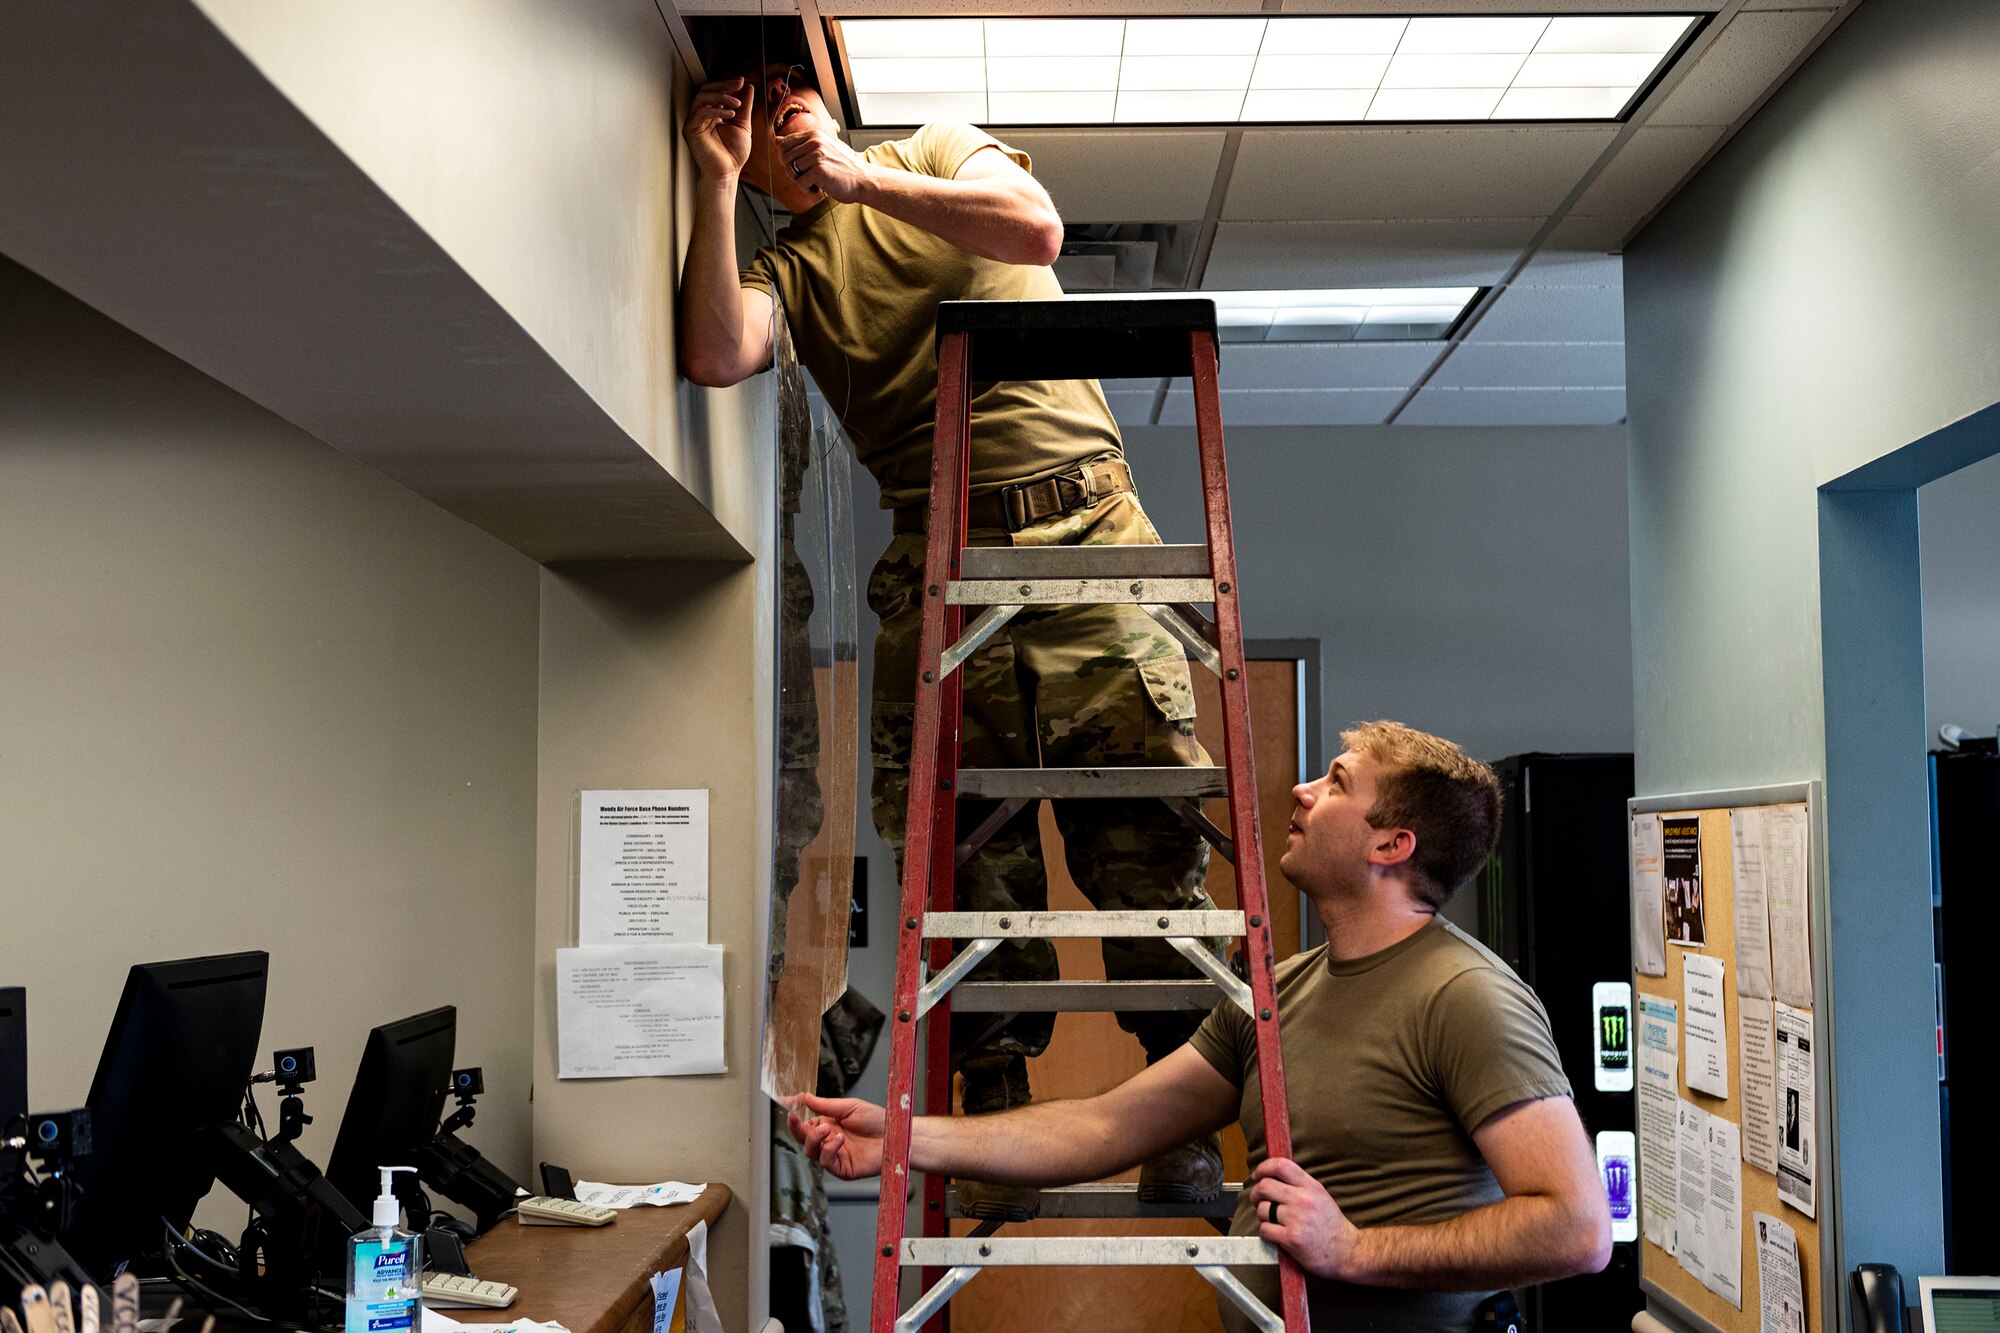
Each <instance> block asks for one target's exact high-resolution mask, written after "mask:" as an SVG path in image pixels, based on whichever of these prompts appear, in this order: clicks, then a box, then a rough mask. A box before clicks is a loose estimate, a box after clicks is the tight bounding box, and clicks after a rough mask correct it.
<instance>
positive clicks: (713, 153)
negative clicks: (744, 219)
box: [680, 79, 772, 388]
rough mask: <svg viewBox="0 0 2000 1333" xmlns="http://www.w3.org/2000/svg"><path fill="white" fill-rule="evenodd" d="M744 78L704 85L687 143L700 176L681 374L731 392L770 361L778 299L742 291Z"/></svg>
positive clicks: (685, 274) (684, 292)
mask: <svg viewBox="0 0 2000 1333" xmlns="http://www.w3.org/2000/svg"><path fill="white" fill-rule="evenodd" d="M749 97H750V87H749V84H748V83H747V82H746V81H744V80H743V79H722V80H720V81H718V82H715V83H711V84H707V85H705V86H704V87H703V88H702V89H701V91H700V92H698V93H696V94H695V99H694V105H693V106H692V107H690V108H689V109H688V118H687V124H686V126H685V127H684V128H683V129H682V131H681V137H682V138H684V139H686V140H687V144H688V149H689V151H690V152H691V153H692V154H693V156H694V161H695V165H696V167H697V168H698V169H699V170H700V173H701V177H700V179H699V180H698V181H696V182H695V199H694V231H693V235H692V236H691V237H690V238H689V241H688V253H687V262H686V263H685V264H683V265H682V267H681V297H680V307H681V309H680V314H681V318H680V362H681V373H682V374H684V375H686V376H687V377H688V378H689V379H691V380H693V381H694V382H695V383H696V384H704V385H708V386H710V387H711V388H727V387H728V386H729V385H732V384H736V383H739V382H741V381H743V380H746V379H748V378H749V377H750V376H752V375H754V374H756V373H757V372H758V371H760V370H762V369H763V368H764V367H765V366H766V365H768V364H769V363H770V360H771V310H772V306H771V298H770V297H769V296H767V295H765V294H764V293H763V292H760V291H757V290H756V289H755V288H745V287H743V286H741V285H740V284H739V281H738V278H737V271H736V184H737V180H738V178H739V177H740V176H741V174H742V171H743V164H744V162H745V161H747V160H748V158H749V154H750V134H749V130H748V128H747V125H746V123H745V122H746V118H744V117H738V116H737V115H736V111H737V110H738V108H740V107H741V106H743V104H744V103H745V102H746V101H747V100H748V99H749Z"/></svg>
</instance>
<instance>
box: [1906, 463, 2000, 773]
mask: <svg viewBox="0 0 2000 1333" xmlns="http://www.w3.org/2000/svg"><path fill="white" fill-rule="evenodd" d="M1917 504H1918V510H1919V514H1920V523H1921V529H1920V530H1921V532H1922V539H1921V545H1922V549H1923V566H1924V705H1925V713H1926V718H1925V723H1924V744H1925V745H1926V746H1933V745H1936V744H1937V732H1938V728H1939V727H1940V726H1943V725H1944V724H1945V723H1947V722H1955V723H1957V724H1958V725H1959V726H1961V727H1964V728H1965V729H1966V730H1968V731H1972V732H1977V733H1978V734H1980V735H1982V736H1991V735H1993V734H1994V731H1995V729H1996V728H2000V457H1994V458H1989V459H1986V460H1985V461H1984V462H1980V463H1974V464H1973V465H1972V466H1971V467H1968V468H1965V469H1963V470H1961V471H1958V472H1954V473H1952V474H1950V475H1949V476H1946V477H1941V478H1939V479H1938V480H1936V481H1934V482H1932V483H1931V484H1930V485H1928V486H1926V487H1924V488H1923V489H1922V490H1920V491H1918V492H1917Z"/></svg>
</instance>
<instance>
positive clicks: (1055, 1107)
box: [790, 1046, 1242, 1186]
mask: <svg viewBox="0 0 2000 1333" xmlns="http://www.w3.org/2000/svg"><path fill="white" fill-rule="evenodd" d="M1241 1101H1242V1095H1241V1093H1239V1092H1238V1090H1237V1088H1236V1086H1235V1085H1234V1084H1232V1083H1231V1082H1230V1081H1229V1080H1228V1079H1226V1078H1224V1077H1223V1076H1222V1075H1220V1074H1218V1073H1216V1072H1215V1068H1214V1066H1212V1065H1210V1064H1209V1063H1208V1061H1207V1060H1204V1059H1203V1058H1202V1057H1201V1055H1200V1054H1199V1053H1197V1052H1196V1051H1195V1049H1194V1048H1193V1047H1192V1046H1183V1047H1181V1048H1180V1049H1179V1050H1177V1051H1175V1052H1174V1053H1173V1054H1172V1055H1169V1056H1168V1057H1167V1058H1166V1059H1164V1060H1161V1061H1159V1062H1158V1063H1157V1064H1153V1065H1150V1066H1148V1067H1147V1068H1146V1069H1145V1071H1144V1072H1142V1073H1139V1074H1135V1075H1133V1076H1132V1077H1131V1078H1129V1079H1127V1080H1125V1082H1123V1083H1121V1084H1119V1085H1118V1086H1117V1087H1115V1088H1113V1089H1111V1091H1109V1092H1105V1093H1100V1094H1099V1095H1097V1096H1095V1097H1086V1098H1082V1099H1080V1100H1076V1101H1056V1102H1035V1103H1033V1104H1031V1105H1028V1106H1023V1107H1020V1108H1018V1109H1016V1110H1012V1111H1001V1112H998V1113H996V1114H993V1115H975V1116H960V1115H954V1116H918V1117H917V1118H916V1121H915V1123H914V1125H913V1126H912V1128H911V1136H910V1164H911V1166H912V1167H914V1168H915V1169H916V1170H918V1171H928V1172H932V1173H938V1174H948V1175H951V1176H955V1177H960V1178H964V1179H971V1180H984V1181H990V1182H991V1183H993V1184H996V1185H1035V1186H1041V1185H1067V1184H1072V1183H1074V1182H1076V1181H1080V1180H1099V1179H1102V1178H1103V1177H1105V1176H1108V1175H1113V1174H1115V1173H1116V1172H1119V1171H1123V1170H1125V1169H1127V1168H1128V1167H1132V1166H1136V1165H1138V1164H1139V1163H1140V1162H1143V1161H1145V1160H1146V1159H1148V1158H1150V1157H1156V1156H1158V1155H1159V1154H1160V1153H1163V1152H1165V1151H1167V1150H1168V1149H1169V1148H1176V1147H1179V1146H1180V1145H1181V1144H1183V1143H1187V1142H1190V1141H1191V1140H1194V1139H1197V1138H1200V1137H1201V1136H1202V1135H1204V1134H1209V1133H1213V1132H1214V1131H1215V1130H1217V1129H1220V1128H1221V1127H1222V1126H1224V1125H1226V1124H1228V1123H1229V1122H1230V1121H1231V1120H1234V1119H1235V1118H1236V1115H1237V1110H1238V1107H1239V1105H1240V1103H1241ZM801 1112H810V1113H811V1117H810V1118H807V1117H806V1116H805V1115H802V1114H801ZM790 1122H791V1129H792V1133H793V1135H794V1136H795V1137H797V1139H798V1140H799V1142H801V1143H802V1144H804V1145H805V1150H806V1156H808V1157H810V1158H811V1159H812V1160H813V1161H815V1162H818V1163H819V1164H820V1165H822V1166H824V1167H825V1168H826V1169H827V1170H829V1171H831V1172H833V1174H835V1175H836V1176H839V1177H840V1178H841V1179H843V1180H854V1179H857V1178H859V1177H861V1176H872V1175H877V1174H879V1173H880V1172H881V1170H882V1140H883V1133H884V1120H883V1112H882V1108H881V1107H879V1106H876V1105H874V1104H873V1103H871V1102H863V1101H856V1100H854V1099H853V1098H849V1097H812V1096H804V1097H800V1098H798V1099H797V1100H796V1101H794V1102H793V1103H791V1113H790Z"/></svg>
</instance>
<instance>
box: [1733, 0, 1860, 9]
mask: <svg viewBox="0 0 2000 1333" xmlns="http://www.w3.org/2000/svg"><path fill="white" fill-rule="evenodd" d="M1743 7H1744V8H1745V9H1826V10H1833V9H1839V8H1840V5H1839V4H1838V3H1837V0H1750V2H1749V3H1748V4H1746V5H1744V6H1743Z"/></svg>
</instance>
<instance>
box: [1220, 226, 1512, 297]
mask: <svg viewBox="0 0 2000 1333" xmlns="http://www.w3.org/2000/svg"><path fill="white" fill-rule="evenodd" d="M1542 222H1543V219H1541V218H1538V217H1530V218H1484V219H1480V220H1478V221H1449V220H1446V221H1418V222H1225V223H1222V224H1221V225H1220V226H1219V227H1217V228H1216V234H1215V249H1214V250H1213V251H1212V252H1211V253H1210V255H1209V257H1208V271H1207V273H1206V275H1205V276H1204V278H1203V280H1202V286H1204V287H1207V288H1209V289H1211V290H1218V291H1219V290H1224V289H1228V288H1284V287H1457V286H1485V285H1489V284H1492V283H1495V282H1498V281H1499V280H1500V279H1501V278H1502V277H1503V276H1504V275H1505V274H1506V272H1507V270H1508V269H1509V268H1510V267H1512V266H1513V263H1514V261H1515V260H1516V259H1518V258H1520V256H1521V251H1522V249H1523V248H1525V247H1526V245H1527V244H1528V242H1529V241H1530V240H1531V239H1532V238H1533V237H1534V234H1535V232H1536V230H1537V229H1538V228H1540V226H1541V225H1542Z"/></svg>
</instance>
